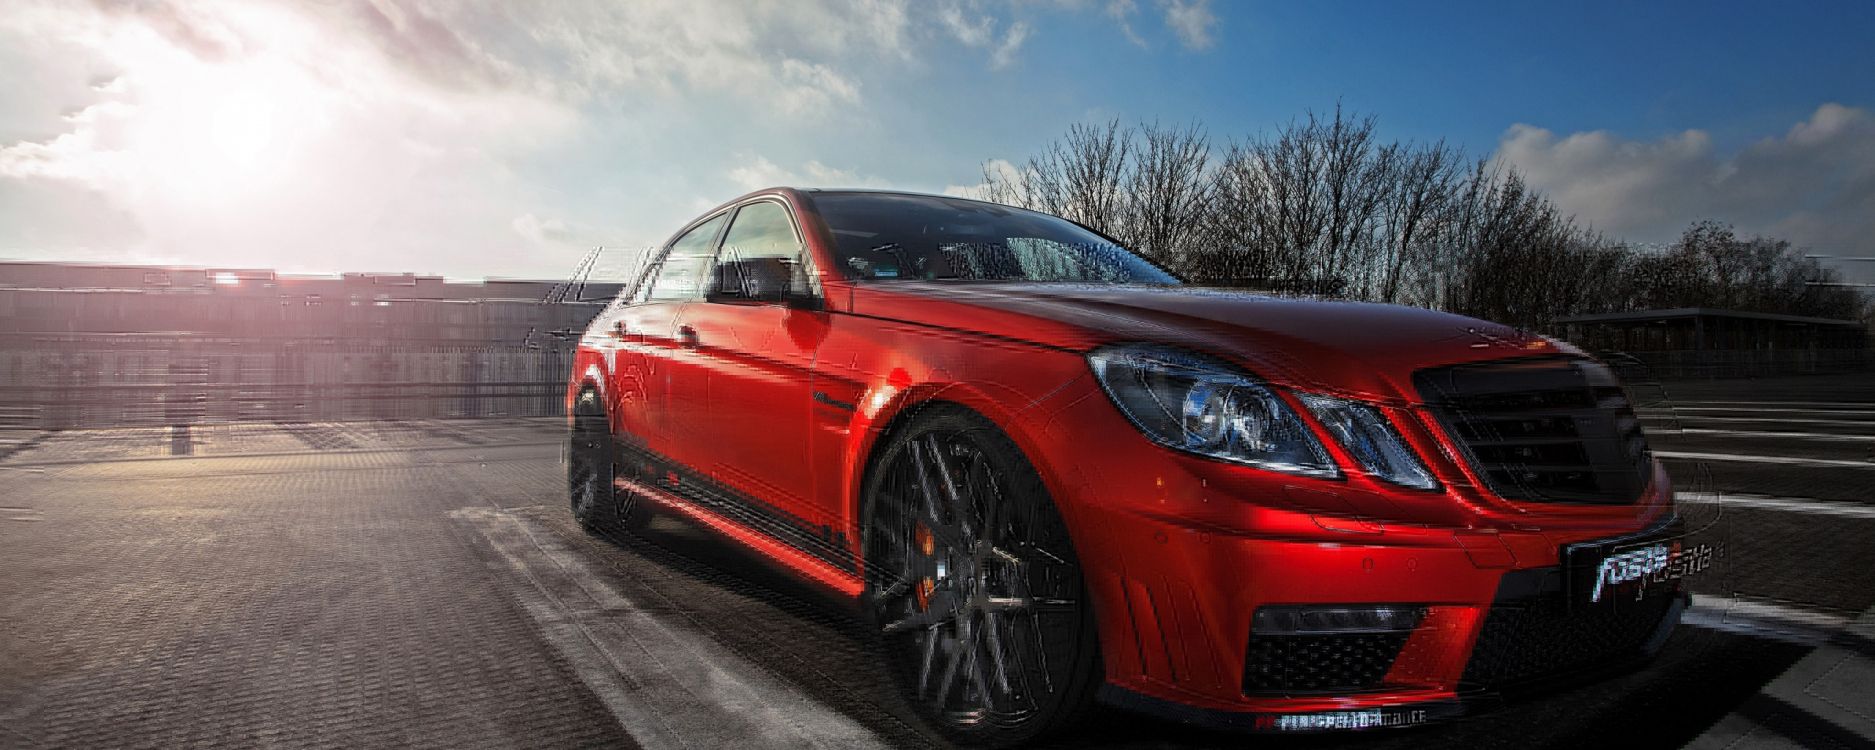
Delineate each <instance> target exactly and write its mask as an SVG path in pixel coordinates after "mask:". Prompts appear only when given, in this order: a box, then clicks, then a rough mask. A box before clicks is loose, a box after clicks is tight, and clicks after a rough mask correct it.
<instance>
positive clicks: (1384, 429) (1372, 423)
mask: <svg viewBox="0 0 1875 750" xmlns="http://www.w3.org/2000/svg"><path fill="white" fill-rule="evenodd" d="M1296 395H1297V397H1298V398H1300V399H1302V403H1303V404H1304V405H1305V406H1307V407H1308V408H1309V411H1310V412H1312V413H1313V414H1314V415H1315V419H1316V420H1318V421H1320V422H1321V423H1322V426H1323V427H1326V428H1328V431H1329V433H1331V434H1333V435H1334V437H1335V440H1337V441H1339V442H1340V443H1341V446H1342V447H1343V448H1346V449H1347V450H1348V453H1349V454H1350V455H1352V456H1353V457H1354V460H1355V462H1356V463H1359V464H1360V465H1361V468H1362V469H1363V470H1365V471H1366V472H1367V473H1369V474H1372V475H1374V476H1375V477H1377V478H1380V479H1383V480H1386V481H1388V482H1392V483H1394V484H1397V485H1401V486H1403V487H1412V488H1415V489H1422V490H1430V489H1434V488H1436V487H1438V486H1439V482H1438V480H1435V479H1433V478H1432V472H1430V471H1427V470H1426V465H1425V464H1423V463H1421V462H1420V460H1419V456H1417V455H1415V454H1414V453H1413V450H1412V449H1411V448H1408V447H1407V446H1406V441H1405V440H1403V439H1401V438H1400V433H1399V432H1398V431H1396V430H1394V429H1393V425H1392V424H1391V423H1389V422H1388V421H1387V417H1386V416H1385V415H1383V414H1381V413H1380V410H1379V409H1376V408H1374V407H1372V406H1369V405H1367V404H1363V403H1358V402H1354V401H1346V400H1342V399H1338V398H1331V397H1329V396H1319V395H1316V394H1312V393H1299V394H1296Z"/></svg>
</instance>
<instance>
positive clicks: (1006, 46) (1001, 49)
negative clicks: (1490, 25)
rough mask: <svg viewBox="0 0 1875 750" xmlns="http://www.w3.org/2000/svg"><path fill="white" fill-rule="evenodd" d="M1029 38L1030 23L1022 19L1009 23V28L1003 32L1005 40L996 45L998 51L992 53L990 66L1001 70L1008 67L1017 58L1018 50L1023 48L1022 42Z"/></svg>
mask: <svg viewBox="0 0 1875 750" xmlns="http://www.w3.org/2000/svg"><path fill="white" fill-rule="evenodd" d="M1028 38H1029V25H1028V24H1026V23H1023V22H1021V21H1016V22H1015V23H1012V24H1009V30H1008V31H1006V32H1004V33H1003V41H1002V42H1001V43H999V44H997V45H996V51H994V52H991V53H990V67H991V68H992V69H997V70H1000V69H1002V68H1007V67H1009V65H1010V64H1011V63H1013V62H1015V59H1016V52H1017V51H1018V50H1021V49H1022V43H1023V42H1025V41H1027V40H1028Z"/></svg>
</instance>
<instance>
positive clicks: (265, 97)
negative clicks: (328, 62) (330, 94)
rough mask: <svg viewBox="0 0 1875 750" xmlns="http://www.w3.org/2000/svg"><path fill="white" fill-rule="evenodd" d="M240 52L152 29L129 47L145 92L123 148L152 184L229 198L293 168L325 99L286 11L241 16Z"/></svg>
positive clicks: (207, 198)
mask: <svg viewBox="0 0 1875 750" xmlns="http://www.w3.org/2000/svg"><path fill="white" fill-rule="evenodd" d="M241 20H242V21H243V23H242V25H241V27H240V28H241V31H242V37H241V38H242V39H243V40H244V43H245V44H244V47H243V48H242V50H241V51H240V53H239V54H230V55H226V56H223V57H221V58H219V59H216V58H212V57H211V58H206V59H205V58H204V57H202V56H198V55H195V54H191V53H189V52H188V51H185V50H183V49H180V48H177V47H175V46H173V45H172V44H169V43H167V42H166V41H164V40H161V39H156V38H152V37H150V36H147V35H146V36H144V37H143V38H140V39H137V40H135V42H133V43H128V44H126V45H125V46H124V47H122V48H120V49H122V50H123V51H124V53H125V56H126V57H129V58H131V59H130V60H126V62H132V63H133V64H130V65H127V66H126V69H127V72H126V73H125V75H126V76H129V77H130V78H131V79H132V83H133V84H134V85H133V86H132V87H131V88H132V90H134V91H135V92H136V95H135V98H134V100H133V101H132V102H131V103H132V104H133V106H134V110H132V114H130V115H129V117H128V118H127V119H126V121H125V122H124V123H123V126H124V128H125V132H124V140H125V143H124V144H123V145H124V149H123V150H122V151H121V152H119V157H120V158H122V159H123V161H124V162H125V163H124V164H123V166H124V167H125V168H126V170H127V171H128V172H130V173H131V174H134V175H136V176H137V177H138V178H139V179H140V180H141V181H142V185H143V186H144V187H145V188H146V189H150V190H156V191H161V192H162V193H163V194H164V196H165V197H166V198H168V199H171V200H181V201H186V202H190V203H195V204H199V205H221V206H226V205H228V204H230V203H236V202H239V201H241V200H242V199H244V198H247V197H251V196H255V195H257V194H260V193H264V192H266V191H268V190H270V189H271V188H273V187H275V186H277V185H278V184H280V182H281V181H283V180H285V179H286V177H287V175H289V174H290V173H291V172H290V169H291V167H292V166H293V161H294V160H295V158H296V157H297V156H298V153H297V152H298V151H299V150H300V149H299V148H298V147H299V146H301V145H303V143H302V141H303V140H304V139H305V137H306V136H308V135H310V134H311V133H310V132H308V131H309V129H310V128H312V127H314V126H315V124H316V123H317V122H318V121H319V118H318V117H317V116H316V111H315V110H316V109H317V107H318V105H319V103H320V101H321V100H322V97H320V96H319V95H318V94H319V92H318V91H317V90H316V87H315V84H314V82H313V81H312V77H311V76H310V75H309V73H308V71H307V70H306V69H305V68H304V67H303V66H302V65H301V64H299V62H298V61H297V60H296V59H295V57H294V55H293V54H292V53H293V52H294V48H295V47H297V46H299V45H297V44H295V43H294V42H298V41H300V40H298V39H296V38H295V36H296V35H295V33H294V32H292V31H290V30H281V29H280V28H279V24H277V23H274V21H276V20H277V19H273V18H270V17H267V16H260V15H251V16H247V17H244V18H242V19H241Z"/></svg>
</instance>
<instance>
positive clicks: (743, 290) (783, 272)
mask: <svg viewBox="0 0 1875 750" xmlns="http://www.w3.org/2000/svg"><path fill="white" fill-rule="evenodd" d="M789 271H790V269H789V268H788V261H787V259H785V258H750V259H747V260H726V261H723V262H721V263H717V264H716V278H715V279H714V282H715V283H713V284H711V289H710V293H709V294H708V295H707V296H706V298H705V299H706V300H707V301H709V302H758V303H771V304H772V303H781V302H786V301H788V300H789V298H790V296H791V295H790V294H789V290H790V288H791V286H792V284H790V283H789V281H790V277H791V275H792V274H791V273H790V272H789Z"/></svg>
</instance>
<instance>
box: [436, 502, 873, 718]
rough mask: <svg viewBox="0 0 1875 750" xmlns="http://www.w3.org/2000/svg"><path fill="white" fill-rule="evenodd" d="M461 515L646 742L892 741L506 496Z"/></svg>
mask: <svg viewBox="0 0 1875 750" xmlns="http://www.w3.org/2000/svg"><path fill="white" fill-rule="evenodd" d="M449 515H450V516H451V517H452V518H454V519H456V520H457V521H458V522H460V523H463V524H465V525H467V526H469V527H470V528H472V529H474V530H475V531H476V532H478V533H479V534H480V535H481V536H482V537H483V539H485V540H486V541H487V543H488V545H489V546H490V547H491V548H492V549H493V550H494V553H495V555H496V556H497V557H498V558H499V560H500V564H503V565H505V566H506V567H507V568H508V569H509V570H510V571H512V572H513V573H514V574H515V576H516V578H518V579H519V580H517V581H515V585H513V586H510V587H508V588H509V590H511V591H513V592H514V593H515V594H516V595H517V596H518V597H519V598H520V600H521V603H522V607H523V609H525V610H526V612H527V613H528V615H529V616H530V617H532V618H533V619H534V620H535V622H536V624H537V625H538V626H539V628H540V632H541V634H542V635H543V636H544V637H545V639H546V640H547V642H548V643H550V644H552V645H553V647H554V648H555V649H556V650H558V651H559V652H560V654H561V655H562V656H563V657H564V658H565V659H566V660H567V662H568V663H570V664H572V665H573V668H574V672H575V674H577V675H578V676H579V679H580V681H582V682H584V683H586V686H587V687H588V688H590V689H591V690H592V692H593V694H594V695H595V696H597V697H598V698H599V700H600V701H601V702H603V703H604V704H605V706H606V708H607V709H609V710H610V711H611V712H612V715H613V716H614V717H616V718H617V719H618V721H619V724H620V725H621V726H622V727H624V729H625V731H627V732H629V733H630V734H631V736H632V739H634V740H636V741H637V742H638V744H639V746H641V747H643V748H645V750H678V749H679V748H693V747H764V748H765V747H789V748H883V747H885V744H884V743H883V742H882V741H881V740H880V739H879V737H878V736H877V735H875V734H873V733H872V732H871V731H870V730H868V729H866V728H865V727H863V726H861V725H860V724H859V723H857V722H855V721H854V720H853V719H851V718H850V717H847V716H846V715H844V714H841V713H839V712H837V711H834V710H833V709H831V708H828V707H826V706H824V705H821V704H820V703H818V702H816V701H814V700H813V699H812V698H809V697H807V696H806V695H805V694H804V693H803V692H802V691H801V690H800V689H798V688H796V687H794V686H791V685H789V684H787V683H786V682H785V681H784V680H782V679H781V678H779V677H777V676H775V675H774V674H772V673H770V672H769V671H768V670H766V669H763V668H762V667H760V666H759V665H756V664H754V663H752V662H749V661H748V660H746V659H744V658H742V657H741V656H738V655H737V654H735V653H734V652H733V651H731V650H729V649H727V648H724V647H723V646H722V645H721V644H720V643H718V642H716V641H715V640H714V639H712V638H711V637H710V636H709V634H708V633H706V632H704V631H702V630H701V629H700V628H698V627H697V626H696V624H695V623H694V622H691V621H690V619H689V618H688V617H687V616H685V615H683V614H682V613H679V612H673V611H670V610H669V608H668V607H666V608H664V609H662V610H659V609H654V608H653V609H647V608H646V607H644V606H643V604H642V603H640V602H635V601H632V599H631V598H630V597H628V596H626V595H625V593H624V592H622V591H619V590H618V589H617V588H615V587H614V586H613V585H612V584H611V583H609V582H608V581H607V580H606V577H605V576H604V575H603V574H601V573H599V572H598V571H597V570H595V569H594V568H593V567H592V566H591V564H589V563H588V562H587V561H586V560H585V559H584V557H583V556H582V555H581V554H580V553H579V552H578V551H576V550H573V549H571V548H569V547H567V546H566V545H564V544H561V543H560V542H559V541H558V535H556V534H554V533H553V532H552V531H550V530H548V529H546V528H544V527H541V526H540V525H539V524H538V523H537V522H535V521H532V520H530V519H528V518H526V517H524V516H520V515H516V514H514V513H511V512H508V511H505V510H501V509H497V508H462V509H459V510H454V511H450V513H449Z"/></svg>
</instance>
